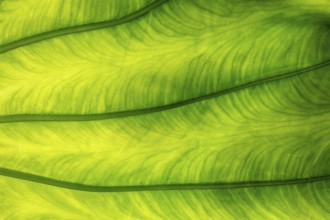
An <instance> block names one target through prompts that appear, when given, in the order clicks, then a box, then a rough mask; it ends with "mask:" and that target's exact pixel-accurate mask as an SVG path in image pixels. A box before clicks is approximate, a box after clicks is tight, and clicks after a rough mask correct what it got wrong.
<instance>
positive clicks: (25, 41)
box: [0, 0, 168, 54]
mask: <svg viewBox="0 0 330 220" xmlns="http://www.w3.org/2000/svg"><path fill="white" fill-rule="evenodd" d="M166 1H168V0H156V1H155V2H153V3H151V4H149V5H147V6H146V7H144V8H141V9H140V10H137V11H135V12H134V13H132V14H129V15H127V16H124V17H122V18H119V19H114V20H110V21H102V22H96V23H90V24H83V25H78V26H72V27H66V28H61V29H58V30H53V31H48V32H44V33H40V34H36V35H33V36H30V37H26V38H22V39H20V40H17V41H13V42H10V43H8V44H4V45H0V54H3V53H6V52H8V51H11V50H14V49H17V48H19V47H23V46H27V45H30V44H34V43H37V42H40V41H44V40H48V39H51V38H55V37H60V36H64V35H69V34H77V33H81V32H86V31H93V30H98V29H102V28H108V27H112V26H116V25H120V24H124V23H127V22H130V21H133V20H135V19H137V18H140V17H141V16H143V15H145V14H147V13H148V12H150V11H151V10H152V9H154V8H156V7H158V6H159V5H161V4H163V3H164V2H166Z"/></svg>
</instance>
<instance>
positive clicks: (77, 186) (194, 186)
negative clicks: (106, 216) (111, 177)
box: [0, 167, 330, 192]
mask: <svg viewBox="0 0 330 220" xmlns="http://www.w3.org/2000/svg"><path fill="white" fill-rule="evenodd" d="M0 175H2V176H7V177H12V178H16V179H21V180H26V181H31V182H36V183H40V184H45V185H51V186H56V187H60V188H66V189H72V190H79V191H88V192H132V191H157V190H200V189H234V188H248V187H271V186H283V185H295V184H306V183H313V182H319V181H328V180H330V175H327V176H317V177H309V178H300V179H288V180H270V181H249V182H231V183H186V184H163V185H131V186H96V185H85V184H81V183H74V182H67V181H61V180H57V179H53V178H48V177H44V176H39V175H34V174H30V173H25V172H20V171H16V170H11V169H6V168H2V167H0Z"/></svg>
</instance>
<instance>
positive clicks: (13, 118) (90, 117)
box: [0, 60, 330, 124]
mask: <svg viewBox="0 0 330 220" xmlns="http://www.w3.org/2000/svg"><path fill="white" fill-rule="evenodd" d="M329 65H330V60H327V61H324V62H322V63H319V64H316V65H313V66H309V67H306V68H302V69H299V70H295V71H292V72H289V73H284V74H280V75H277V76H272V77H268V78H264V79H260V80H256V81H254V82H248V83H245V84H242V85H239V86H236V87H232V88H229V89H225V90H221V91H218V92H215V93H211V94H208V95H203V96H199V97H195V98H192V99H187V100H183V101H180V102H176V103H172V104H168V105H161V106H156V107H150V108H144V109H134V110H127V111H118V112H106V113H95V114H14V115H1V116H0V124H1V123H14V122H38V121H43V122H45V121H56V122H70V121H96V120H106V119H111V118H121V117H131V116H137V115H145V114H151V113H156V112H161V111H166V110H171V109H175V108H179V107H183V106H186V105H190V104H194V103H196V102H201V101H204V100H208V99H212V98H217V97H219V96H223V95H227V94H230V93H233V92H236V91H240V90H243V89H247V88H250V87H255V86H258V85H261V84H266V83H270V82H273V81H278V80H282V79H286V78H289V77H293V76H298V75H301V74H304V73H308V72H310V71H313V70H316V69H320V68H323V67H326V66H329Z"/></svg>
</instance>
